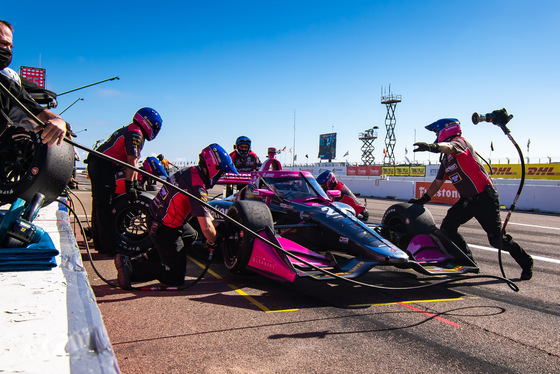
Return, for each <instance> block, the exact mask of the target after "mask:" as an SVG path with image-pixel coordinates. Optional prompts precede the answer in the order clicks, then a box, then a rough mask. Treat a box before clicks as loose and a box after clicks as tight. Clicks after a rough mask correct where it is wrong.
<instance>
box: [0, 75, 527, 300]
mask: <svg viewBox="0 0 560 374" xmlns="http://www.w3.org/2000/svg"><path fill="white" fill-rule="evenodd" d="M0 88H1V89H2V91H4V92H5V93H7V94H8V96H10V97H11V99H12V100H14V102H15V103H17V104H18V105H19V106H20V107H21V109H22V110H23V111H25V112H26V114H27V115H28V116H29V117H30V118H32V119H34V120H35V121H36V122H37V123H38V124H40V125H42V126H45V124H44V123H43V122H42V121H41V120H39V119H38V118H37V117H36V116H35V115H34V114H33V113H32V112H31V111H30V110H29V109H28V108H27V107H25V105H23V104H22V103H21V102H20V101H19V100H18V99H17V98H16V97H15V96H14V95H13V94H12V93H11V92H10V91H9V90H8V89H7V88H6V87H5V86H4V85H3V84H2V83H1V82H0ZM63 140H64V141H65V142H67V143H69V144H71V145H72V146H74V147H76V148H78V149H81V150H84V151H86V152H89V153H90V154H92V155H94V156H97V157H100V158H103V159H105V160H108V161H111V162H114V163H116V164H118V165H120V166H123V167H126V168H129V169H132V170H134V171H136V172H137V173H140V174H142V175H143V176H148V177H150V178H153V179H155V180H157V181H158V182H160V183H161V184H163V185H165V186H167V187H169V188H173V189H175V190H177V191H178V192H179V193H182V194H183V195H186V196H187V197H189V198H191V199H194V200H196V201H197V202H199V203H200V204H202V205H203V206H205V207H206V208H208V209H210V210H212V211H213V212H215V213H217V214H219V215H220V216H222V217H223V218H224V219H226V220H228V221H229V222H230V223H233V224H234V225H236V226H237V227H239V228H241V229H243V230H245V231H246V232H247V233H249V234H251V235H252V236H254V237H255V238H257V239H259V240H261V241H263V242H264V243H266V244H268V245H269V246H271V247H273V248H275V249H276V250H278V251H280V252H282V253H284V254H285V255H286V256H288V257H291V258H293V259H295V260H297V261H299V262H301V263H303V264H304V265H306V266H308V267H310V268H312V269H316V270H318V271H320V272H322V273H324V274H326V275H329V276H331V277H333V278H336V279H339V280H343V281H347V282H350V283H353V284H356V285H360V286H363V287H369V288H375V289H384V290H412V289H420V288H427V287H434V286H438V285H443V284H449V283H454V282H458V281H461V280H468V279H475V278H492V279H497V280H500V281H503V282H505V283H507V284H508V285H509V287H510V288H511V289H512V290H514V291H515V292H517V291H519V288H518V287H517V286H516V285H515V283H513V282H512V281H511V280H509V279H507V278H505V277H499V276H494V275H469V276H459V277H457V278H454V279H448V280H444V281H438V282H433V283H429V284H424V285H419V286H412V287H386V286H376V285H373V284H369V283H363V282H360V281H357V280H355V279H349V278H344V277H342V276H340V275H338V274H335V273H333V272H330V271H328V270H325V269H322V268H320V267H319V266H316V265H314V264H312V263H310V262H308V261H306V260H304V259H302V258H299V257H297V256H296V255H294V254H292V253H290V252H288V251H286V250H285V249H283V248H282V247H280V246H278V245H276V244H275V243H273V242H271V241H270V240H268V239H266V238H264V237H262V236H260V235H258V234H257V233H256V232H255V231H253V230H251V229H250V228H248V227H245V226H244V225H243V224H241V223H239V222H237V221H236V220H234V219H233V218H231V217H229V216H228V215H227V214H225V213H223V212H221V211H220V210H218V209H217V208H215V207H213V206H212V205H209V204H208V203H206V202H205V201H202V200H201V199H199V198H197V197H196V196H194V195H192V194H191V193H189V192H188V191H185V190H183V189H181V188H179V187H178V186H175V185H174V184H172V183H169V182H168V181H166V180H163V179H161V178H159V177H156V176H154V175H152V174H150V173H148V172H147V171H145V170H141V169H139V168H137V167H134V166H132V165H130V164H128V163H126V162H123V161H120V160H117V159H115V158H113V157H110V156H107V155H105V154H103V153H101V152H98V151H96V150H93V149H90V148H88V147H85V146H83V145H81V144H79V143H76V142H74V141H73V140H71V139H69V138H67V137H64V139H63ZM80 227H81V224H80ZM84 238H85V236H84ZM88 253H89V250H88ZM209 264H210V261H209V262H208V266H209ZM208 266H207V267H208ZM204 272H205V271H204ZM98 275H99V274H98ZM100 278H101V276H100ZM200 278H201V277H200ZM107 283H108V282H107ZM138 289H147V290H151V289H152V288H151V287H146V288H142V287H140V288H138ZM155 289H156V290H165V289H168V287H164V288H161V289H160V288H159V287H155ZM171 289H173V290H176V289H177V288H176V287H171Z"/></svg>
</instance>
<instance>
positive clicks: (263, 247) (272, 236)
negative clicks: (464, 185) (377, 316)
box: [210, 170, 479, 281]
mask: <svg viewBox="0 0 560 374" xmlns="http://www.w3.org/2000/svg"><path fill="white" fill-rule="evenodd" d="M232 177H233V176H232ZM236 178H237V179H239V177H236ZM222 179H223V180H224V182H226V181H227V180H228V176H227V175H226V176H224V177H223V178H222ZM339 193H340V191H334V190H333V191H330V190H329V191H326V192H324V191H323V190H322V189H321V187H320V186H319V184H318V183H317V181H316V180H315V178H314V177H313V175H312V174H311V173H309V172H306V171H291V170H278V171H273V170H268V171H256V172H252V173H251V176H250V180H249V181H248V184H247V186H246V187H245V188H243V189H242V190H240V191H239V192H238V193H237V194H235V195H233V196H229V197H227V198H226V199H223V200H214V201H211V202H210V205H211V206H212V207H214V208H216V210H218V211H219V212H221V214H220V213H217V212H213V215H214V219H215V224H216V227H217V229H218V231H219V232H220V233H221V234H222V235H223V237H224V238H225V239H224V241H223V244H222V246H221V249H222V254H223V259H224V264H225V265H226V267H227V268H228V269H229V270H230V271H232V272H233V273H240V272H242V271H245V270H251V271H254V272H257V273H260V274H263V275H266V276H268V277H271V278H275V279H281V280H287V281H294V280H295V279H296V278H298V277H312V278H314V279H332V275H330V274H328V273H325V272H323V271H321V269H324V270H327V271H328V272H329V273H334V274H336V275H337V276H340V277H345V278H355V277H358V276H360V275H362V274H364V273H365V272H367V271H369V270H370V269H372V268H373V267H374V266H396V267H399V268H411V269H414V270H416V271H418V272H420V273H423V274H432V275H440V274H463V273H478V272H479V269H478V267H477V265H476V264H475V263H474V262H473V261H472V260H471V259H470V258H468V257H467V256H466V255H465V254H464V253H463V252H462V251H461V250H460V249H459V248H458V247H457V246H456V245H455V244H454V243H453V242H451V241H450V240H449V239H448V238H446V237H445V235H443V234H442V233H441V231H439V230H438V229H437V227H436V225H435V223H434V220H433V217H432V215H431V213H430V212H429V211H428V210H427V209H426V208H425V207H424V206H422V205H418V204H408V203H397V204H394V205H393V206H391V207H390V208H389V209H387V211H386V212H385V214H384V216H383V219H382V222H381V223H380V224H366V223H364V222H361V221H360V220H358V219H357V218H356V215H355V212H354V210H353V209H352V208H351V207H350V206H348V205H346V204H343V203H340V202H335V201H334V198H335V197H336V196H337V194H339ZM223 214H225V215H227V216H228V217H229V219H228V218H224V217H223ZM238 223H240V224H241V225H239V224H238Z"/></svg>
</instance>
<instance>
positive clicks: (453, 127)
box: [426, 118, 461, 143]
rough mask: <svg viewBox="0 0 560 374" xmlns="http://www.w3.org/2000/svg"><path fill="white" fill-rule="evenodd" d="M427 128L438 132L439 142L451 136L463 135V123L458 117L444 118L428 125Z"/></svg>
mask: <svg viewBox="0 0 560 374" xmlns="http://www.w3.org/2000/svg"><path fill="white" fill-rule="evenodd" d="M426 129H427V130H430V131H433V132H435V133H436V134H438V138H437V140H436V141H437V142H438V143H441V142H444V141H446V140H447V139H449V138H454V137H456V136H459V135H461V124H460V123H459V120H458V119H457V118H442V119H440V120H437V121H435V122H434V123H430V124H429V125H428V126H426Z"/></svg>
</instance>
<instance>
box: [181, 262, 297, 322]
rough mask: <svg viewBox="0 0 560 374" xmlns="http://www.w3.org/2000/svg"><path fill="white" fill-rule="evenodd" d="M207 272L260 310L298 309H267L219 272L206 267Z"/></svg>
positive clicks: (286, 310)
mask: <svg viewBox="0 0 560 374" xmlns="http://www.w3.org/2000/svg"><path fill="white" fill-rule="evenodd" d="M187 257H188V259H189V260H191V261H192V262H194V263H195V264H196V265H197V266H199V267H200V268H201V269H204V268H205V267H206V266H205V265H202V264H201V263H200V262H198V261H196V260H195V259H194V258H192V257H191V256H187ZM208 273H209V274H211V275H212V276H213V277H214V278H216V279H218V280H219V281H220V282H222V283H224V284H225V285H226V286H228V287H229V288H231V289H232V290H234V291H235V292H237V293H238V294H239V295H241V296H243V297H244V298H245V299H246V300H247V301H249V302H250V303H251V304H253V305H255V306H256V307H257V308H259V309H260V310H262V311H263V312H265V313H279V312H294V311H297V310H299V309H283V310H270V309H268V308H267V307H266V306H264V305H263V304H261V303H260V302H258V301H257V300H255V299H254V298H253V297H252V296H249V295H247V293H245V292H244V291H243V290H241V289H240V288H239V287H237V286H236V285H235V284H233V283H230V282H229V281H228V280H226V279H224V278H222V277H221V276H220V275H219V274H217V273H216V272H214V271H212V270H210V269H208Z"/></svg>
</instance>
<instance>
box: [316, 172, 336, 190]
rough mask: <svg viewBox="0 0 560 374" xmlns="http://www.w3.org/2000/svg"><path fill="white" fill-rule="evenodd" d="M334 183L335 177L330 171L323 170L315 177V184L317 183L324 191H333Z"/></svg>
mask: <svg viewBox="0 0 560 374" xmlns="http://www.w3.org/2000/svg"><path fill="white" fill-rule="evenodd" d="M336 182H337V180H336V176H335V175H334V173H333V172H332V171H331V170H325V171H324V172H322V173H321V174H319V176H318V177H317V183H319V184H320V185H321V188H323V189H324V190H330V189H333V188H334V187H335V186H336Z"/></svg>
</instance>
